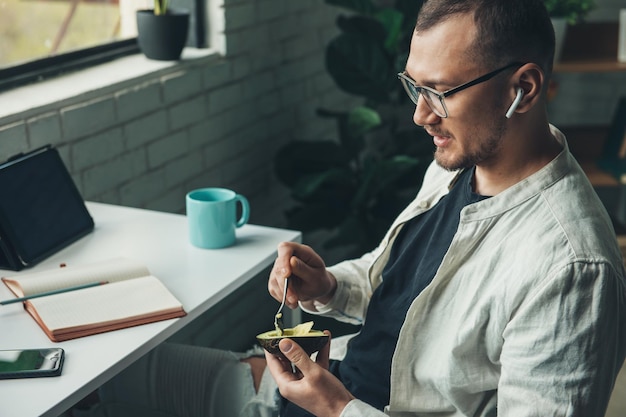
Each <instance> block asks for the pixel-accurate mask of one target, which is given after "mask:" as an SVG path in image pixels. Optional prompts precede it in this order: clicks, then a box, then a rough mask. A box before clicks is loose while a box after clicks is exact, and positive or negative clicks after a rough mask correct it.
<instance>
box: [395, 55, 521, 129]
mask: <svg viewBox="0 0 626 417" xmlns="http://www.w3.org/2000/svg"><path fill="white" fill-rule="evenodd" d="M522 65H524V63H522V62H511V63H510V64H507V65H505V66H503V67H501V68H498V69H496V70H493V71H491V72H489V73H487V74H485V75H481V76H480V77H478V78H476V79H473V80H471V81H468V82H466V83H464V84H461V85H459V86H456V87H454V88H451V89H449V90H446V91H444V92H439V91H437V90H435V89H433V88H430V87H426V86H420V85H417V84H416V82H415V80H413V79H412V78H411V77H409V76H408V75H407V73H406V71H403V72H399V73H398V78H399V79H400V82H401V83H402V87H404V90H405V91H406V93H407V94H408V96H409V98H410V99H411V101H412V102H413V103H414V104H415V105H416V106H417V101H418V99H419V96H420V95H422V90H426V91H428V92H429V93H432V94H434V95H435V96H436V97H437V98H438V99H439V102H440V103H441V107H442V108H443V111H444V112H445V114H443V115H442V114H439V112H438V111H437V110H435V109H433V107H432V106H431V104H430V103H429V100H428V99H426V103H427V104H428V107H429V108H430V109H431V110H432V112H433V113H435V114H436V115H437V116H439V117H441V118H443V119H446V118H447V117H448V107H447V106H446V102H445V100H444V98H446V97H450V96H451V95H452V94H456V93H458V92H459V91H463V90H465V89H466V88H469V87H472V86H475V85H476V84H480V83H483V82H485V81H488V80H490V79H492V78H493V77H495V76H496V75H498V74H499V73H501V72H502V71H504V70H507V69H509V68H513V67H518V68H519V67H521V66H522ZM407 84H411V85H412V86H413V88H415V89H416V90H417V94H418V95H417V98H416V99H415V100H414V99H413V94H412V92H411V91H410V89H409V86H408V85H407Z"/></svg>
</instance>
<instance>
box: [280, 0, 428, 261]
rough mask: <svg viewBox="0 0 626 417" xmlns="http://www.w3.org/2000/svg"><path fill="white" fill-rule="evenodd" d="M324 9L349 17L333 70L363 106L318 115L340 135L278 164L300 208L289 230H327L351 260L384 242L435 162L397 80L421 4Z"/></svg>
mask: <svg viewBox="0 0 626 417" xmlns="http://www.w3.org/2000/svg"><path fill="white" fill-rule="evenodd" d="M326 3H328V4H330V5H333V6H338V7H342V8H344V9H346V10H348V11H349V12H350V14H349V15H348V16H345V15H342V16H340V17H339V18H338V20H337V25H338V27H339V29H340V30H339V34H338V35H337V36H336V37H334V38H333V39H331V41H330V42H329V43H328V45H327V47H326V57H325V63H326V69H327V71H328V73H329V75H330V76H331V77H332V78H333V80H334V81H335V84H336V85H337V86H338V87H339V88H340V89H341V90H343V91H345V92H347V93H349V94H352V95H355V96H359V97H361V98H362V104H359V105H357V106H355V107H353V108H351V109H347V110H329V109H317V115H318V116H320V117H323V118H330V119H333V120H334V121H335V122H336V124H337V137H336V138H320V139H319V140H316V141H308V140H294V141H291V142H289V143H287V144H286V145H285V146H283V147H282V148H280V149H279V150H278V152H277V154H276V156H275V159H274V161H275V170H276V174H277V177H278V179H279V180H280V181H281V182H282V183H283V184H285V185H286V186H287V187H289V188H290V190H291V196H292V198H293V200H295V205H294V206H293V207H292V208H291V209H289V210H288V211H287V213H286V216H287V222H288V225H289V227H291V228H295V229H298V230H301V231H303V232H304V233H307V232H314V231H326V232H328V233H329V238H328V239H327V240H326V241H325V244H324V247H323V248H324V249H326V250H329V251H330V250H331V249H332V256H337V255H339V253H340V256H342V257H343V256H347V257H350V256H358V255H361V254H362V253H364V252H365V251H367V250H371V249H372V248H373V247H374V246H375V245H376V244H377V243H378V242H379V241H380V239H381V238H382V236H383V234H384V233H385V231H386V230H387V228H388V227H389V225H390V224H391V222H392V220H393V219H394V218H395V217H396V216H397V214H398V213H399V212H400V211H401V210H402V209H403V208H404V207H405V206H406V204H408V203H409V201H410V200H411V199H413V198H414V197H415V194H416V192H417V190H418V189H419V187H420V185H421V181H422V178H423V175H424V172H425V170H426V168H427V167H428V165H429V163H430V162H431V161H432V158H433V150H434V147H433V145H432V141H431V140H429V137H428V135H427V134H426V133H425V131H424V130H423V129H422V128H418V127H417V126H415V125H414V124H413V123H412V121H411V112H412V110H413V109H414V107H413V105H412V103H410V101H409V100H408V97H407V96H406V93H404V91H403V90H402V87H401V85H400V83H399V82H398V80H397V76H396V74H397V73H398V72H400V71H402V69H403V68H404V65H405V64H406V59H407V56H408V51H409V45H410V40H411V36H412V34H413V28H414V26H415V19H416V17H417V11H418V9H419V6H420V3H421V2H419V1H415V0H394V1H387V2H386V3H385V5H383V6H380V5H379V4H378V3H380V2H375V1H374V0H326ZM339 249H340V250H339ZM338 250H339V251H338ZM329 255H330V252H329ZM325 257H326V258H328V256H325Z"/></svg>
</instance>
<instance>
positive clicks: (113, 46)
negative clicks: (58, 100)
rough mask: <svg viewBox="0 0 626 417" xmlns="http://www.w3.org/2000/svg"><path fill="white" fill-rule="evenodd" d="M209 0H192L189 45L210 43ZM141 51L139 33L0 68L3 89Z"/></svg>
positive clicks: (203, 46)
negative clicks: (138, 40)
mask: <svg viewBox="0 0 626 417" xmlns="http://www.w3.org/2000/svg"><path fill="white" fill-rule="evenodd" d="M207 1H209V0H191V1H190V3H191V5H192V7H191V8H190V10H189V12H190V15H191V19H190V30H189V40H188V41H187V46H193V47H196V48H207V47H208V46H207V40H206V22H205V19H206V10H207V5H206V2H207ZM172 7H177V6H175V5H172ZM140 52H141V51H140V49H139V45H138V43H137V38H136V37H135V38H129V39H124V40H120V41H115V42H110V43H106V44H103V45H98V46H94V47H87V48H82V49H78V50H75V51H71V52H64V53H61V54H58V55H54V56H50V57H45V58H40V59H36V60H33V61H29V62H25V63H23V64H16V65H13V66H10V67H6V68H0V92H2V91H5V90H8V89H12V88H17V87H21V86H23V85H26V84H30V83H34V82H37V81H42V80H45V79H48V78H51V77H54V76H58V75H62V74H64V73H68V72H71V71H76V70H80V69H84V68H89V67H93V66H95V65H98V64H102V63H104V62H108V61H111V60H113V59H116V58H121V57H124V56H127V55H132V54H137V53H140Z"/></svg>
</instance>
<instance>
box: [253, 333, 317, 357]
mask: <svg viewBox="0 0 626 417" xmlns="http://www.w3.org/2000/svg"><path fill="white" fill-rule="evenodd" d="M284 338H288V339H291V340H293V341H294V342H296V343H297V344H298V345H300V346H301V347H302V349H304V351H305V352H306V353H307V354H308V355H311V354H313V353H315V352H317V351H318V350H320V349H321V348H322V347H324V345H325V344H326V343H328V335H326V334H324V332H322V331H321V330H310V331H309V332H308V333H306V334H300V335H297V336H293V329H284V330H283V335H282V336H280V335H279V334H278V331H276V330H270V331H269V332H265V333H261V334H259V335H257V337H256V339H257V341H258V342H259V344H260V345H261V346H262V347H263V348H264V349H265V350H267V351H268V352H269V353H271V354H273V355H278V356H283V354H282V353H281V352H280V349H279V348H278V343H279V342H280V341H281V340H282V339H284Z"/></svg>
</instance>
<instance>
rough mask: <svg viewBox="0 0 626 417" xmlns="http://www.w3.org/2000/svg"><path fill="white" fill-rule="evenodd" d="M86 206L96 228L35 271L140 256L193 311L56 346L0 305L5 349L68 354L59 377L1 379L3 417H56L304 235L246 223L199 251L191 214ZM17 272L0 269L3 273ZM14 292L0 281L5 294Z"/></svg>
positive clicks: (19, 310)
mask: <svg viewBox="0 0 626 417" xmlns="http://www.w3.org/2000/svg"><path fill="white" fill-rule="evenodd" d="M87 207H88V209H89V211H90V213H91V215H92V217H93V218H94V221H95V223H96V227H95V230H94V231H93V233H91V234H89V235H87V236H85V237H84V238H82V239H81V240H79V241H78V242H76V243H74V244H72V245H71V246H69V247H67V248H66V249H64V250H62V251H60V252H58V253H57V254H55V255H53V256H52V257H50V258H48V259H46V260H45V261H43V262H42V263H40V264H38V265H36V266H35V267H33V268H31V269H30V270H29V271H35V270H43V269H49V268H55V267H58V266H59V265H60V264H61V263H66V264H67V265H72V264H74V265H76V264H82V263H90V262H94V261H97V260H104V259H108V258H112V257H117V256H126V257H130V258H134V259H137V260H139V261H141V262H143V263H144V264H145V265H146V266H147V267H148V269H150V271H151V272H152V273H153V274H154V275H156V276H157V277H159V278H160V279H161V280H162V281H163V283H164V284H165V285H166V286H167V287H168V288H169V289H170V291H171V292H172V293H173V294H174V295H176V297H177V298H178V299H179V300H180V301H181V302H182V303H183V305H184V306H185V310H186V311H187V316H185V317H182V318H179V319H174V320H168V321H162V322H158V323H152V324H148V325H144V326H138V327H133V328H128V329H123V330H117V331H114V332H109V333H103V334H99V335H94V336H88V337H83V338H79V339H74V340H69V341H66V342H61V343H53V342H51V341H50V340H49V339H48V338H47V336H46V335H45V334H44V332H43V331H42V330H41V329H40V328H39V326H38V325H37V324H36V323H35V321H34V320H33V319H32V318H31V316H30V315H29V314H28V313H27V312H26V311H25V310H24V309H23V307H22V305H21V304H19V303H17V304H9V305H5V306H2V307H0V349H18V348H39V347H49V346H59V347H62V348H63V349H65V353H66V359H65V366H64V368H63V374H62V375H61V376H60V377H53V378H33V379H20V380H0V416H2V417H35V416H50V417H55V416H58V415H59V414H61V413H63V412H64V411H65V410H67V409H68V408H70V407H71V406H72V405H74V404H75V403H76V402H78V401H79V400H80V399H82V398H83V397H84V396H85V395H87V394H89V393H90V392H92V391H93V390H95V389H96V388H98V387H99V386H100V385H101V384H102V383H104V382H106V381H107V380H109V379H110V378H111V377H113V376H114V375H115V374H117V373H119V372H120V371H121V370H123V369H124V368H125V367H127V366H128V365H130V364H131V363H132V362H134V361H135V360H137V359H138V358H140V357H141V356H142V355H144V354H145V353H147V352H148V351H149V350H150V349H152V348H154V347H155V346H157V345H158V344H159V343H161V342H163V341H164V340H165V339H167V338H168V337H169V336H171V335H173V334H174V333H175V332H176V331H178V330H180V329H181V328H182V327H183V326H185V325H186V324H188V323H190V322H191V321H192V320H193V319H195V318H196V317H198V316H199V315H200V314H202V313H203V312H205V311H207V310H208V309H210V308H211V307H212V306H214V305H215V304H216V303H218V302H219V301H220V300H222V299H223V298H224V297H226V296H227V295H228V294H230V293H231V292H233V291H234V290H235V289H237V288H239V287H240V286H241V285H242V284H244V283H245V282H246V281H248V280H250V279H251V278H253V277H254V276H255V275H256V274H258V273H259V272H261V271H262V270H263V269H265V268H266V267H267V266H269V265H271V263H272V262H273V261H274V259H275V256H276V246H277V244H278V243H279V242H281V241H300V239H301V235H300V233H299V232H296V231H291V230H282V229H274V228H268V227H261V226H254V225H246V226H244V227H242V228H240V229H237V243H236V245H235V246H232V247H230V248H226V249H217V250H206V249H198V248H195V247H194V246H192V245H191V244H190V243H189V240H188V238H187V221H186V217H185V216H182V215H176V214H169V213H161V212H156V211H148V210H141V209H134V208H128V207H120V206H113V205H107V204H99V203H88V204H87ZM15 274H16V272H15V271H6V270H0V276H9V275H15ZM12 297H14V296H13V295H12V294H11V293H10V292H9V290H8V289H7V288H6V287H5V285H0V299H8V298H12ZM270 319H271V318H268V320H270Z"/></svg>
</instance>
